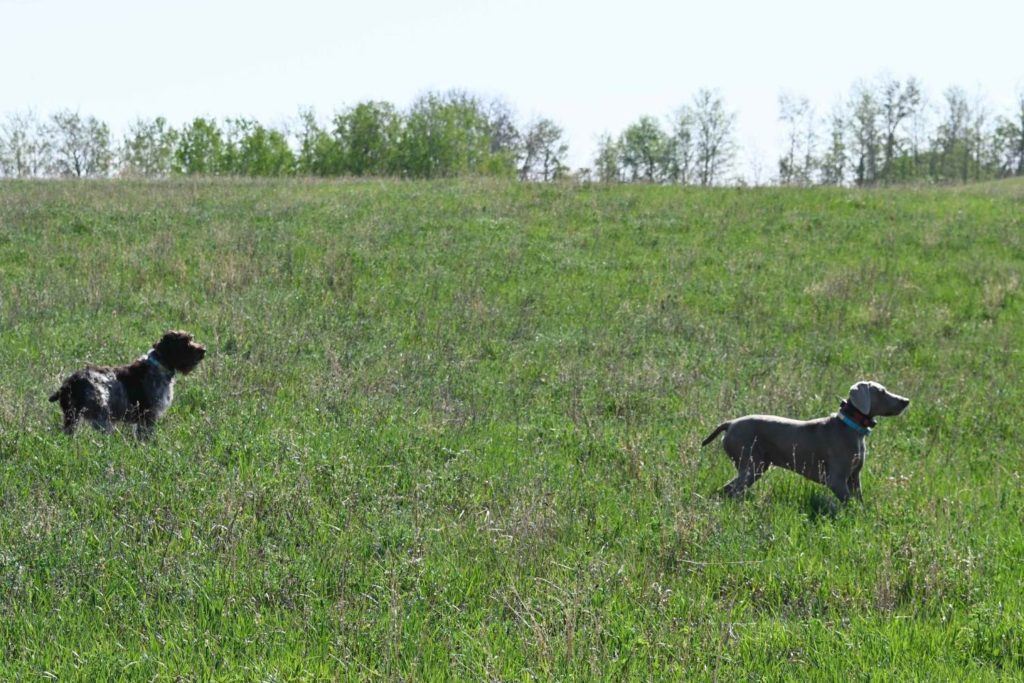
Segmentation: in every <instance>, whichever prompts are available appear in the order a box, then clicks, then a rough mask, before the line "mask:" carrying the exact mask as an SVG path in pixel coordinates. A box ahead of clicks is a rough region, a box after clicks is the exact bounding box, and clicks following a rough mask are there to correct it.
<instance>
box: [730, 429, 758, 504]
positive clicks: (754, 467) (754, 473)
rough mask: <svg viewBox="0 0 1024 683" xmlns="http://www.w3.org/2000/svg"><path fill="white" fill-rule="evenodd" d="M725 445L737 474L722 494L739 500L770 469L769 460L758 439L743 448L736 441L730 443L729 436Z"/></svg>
mask: <svg viewBox="0 0 1024 683" xmlns="http://www.w3.org/2000/svg"><path fill="white" fill-rule="evenodd" d="M723 445H724V446H725V451H726V452H727V453H728V454H729V457H730V458H732V461H733V464H734V465H735V466H736V472H737V474H736V478H735V479H733V480H732V481H730V482H729V483H728V484H726V485H725V486H723V487H722V493H723V494H725V495H727V496H731V497H733V498H738V497H739V496H741V495H743V492H744V491H746V490H747V489H748V488H750V487H751V486H753V485H754V483H755V482H756V481H757V480H758V479H760V478H761V476H762V475H763V474H764V473H765V470H767V469H768V460H767V458H766V457H765V453H764V448H763V447H762V446H761V445H760V444H758V443H757V439H756V438H755V439H754V441H753V442H751V443H750V444H749V445H746V446H743V445H741V444H740V443H738V442H736V441H730V439H729V438H728V435H727V436H726V439H725V441H724V443H723Z"/></svg>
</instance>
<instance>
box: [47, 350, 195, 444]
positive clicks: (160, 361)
mask: <svg viewBox="0 0 1024 683" xmlns="http://www.w3.org/2000/svg"><path fill="white" fill-rule="evenodd" d="M205 355H206V347H204V346H203V345H202V344H197V343H196V342H195V341H194V340H193V338H192V335H191V334H189V333H188V332H182V331H178V330H172V331H170V332H168V333H166V334H165V335H164V336H163V337H161V338H160V341H158V342H157V343H156V344H154V345H153V348H151V349H150V350H149V352H148V353H147V354H146V355H144V356H141V357H140V358H139V359H138V360H136V361H135V362H134V363H131V364H129V365H120V366H117V367H105V366H98V365H87V366H86V367H84V368H83V369H81V370H79V371H78V372H75V373H74V374H72V375H71V376H70V377H68V378H67V379H65V380H64V383H63V384H61V385H60V389H58V390H57V391H55V392H54V393H53V395H52V396H50V401H60V408H61V410H62V411H63V412H64V432H65V433H67V434H73V433H74V432H75V427H77V426H78V422H79V420H81V419H82V418H85V420H86V421H88V422H89V424H91V425H92V426H93V427H95V428H96V429H98V430H101V431H103V432H106V433H108V434H109V433H110V432H112V431H113V430H114V423H115V422H125V423H128V424H132V425H134V426H135V432H136V435H137V436H138V437H139V438H141V439H145V438H147V437H149V436H150V435H151V434H152V432H153V425H154V424H155V423H156V421H157V420H158V419H159V418H160V416H161V415H163V414H164V412H165V411H166V410H167V408H168V407H170V405H171V401H172V400H173V399H174V375H175V373H178V372H180V373H181V374H183V375H187V374H188V373H190V372H192V371H193V370H194V369H195V368H196V366H197V365H199V361H201V360H202V359H203V356H205Z"/></svg>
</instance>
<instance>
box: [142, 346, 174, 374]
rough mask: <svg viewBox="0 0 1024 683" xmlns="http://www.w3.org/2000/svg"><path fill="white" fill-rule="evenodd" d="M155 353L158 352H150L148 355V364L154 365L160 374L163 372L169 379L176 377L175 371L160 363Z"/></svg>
mask: <svg viewBox="0 0 1024 683" xmlns="http://www.w3.org/2000/svg"><path fill="white" fill-rule="evenodd" d="M155 353H156V352H154V351H150V352H149V353H147V354H146V362H147V363H149V364H150V365H152V366H153V367H155V368H156V369H157V370H159V371H160V372H162V373H164V374H165V375H167V376H168V377H174V370H172V369H171V368H169V367H167V366H166V365H164V364H163V363H161V362H160V361H158V360H157V359H156V355H155Z"/></svg>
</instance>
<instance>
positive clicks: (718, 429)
mask: <svg viewBox="0 0 1024 683" xmlns="http://www.w3.org/2000/svg"><path fill="white" fill-rule="evenodd" d="M731 424H732V420H729V421H728V422H723V423H722V424H720V425H718V426H717V427H715V431H713V432H711V433H710V434H708V435H707V438H705V439H704V440H703V441H701V442H700V445H701V446H707V445H708V444H709V443H711V442H712V441H714V440H715V437H716V436H718V435H719V434H720V433H722V432H724V431H725V430H726V429H728V428H729V425H731Z"/></svg>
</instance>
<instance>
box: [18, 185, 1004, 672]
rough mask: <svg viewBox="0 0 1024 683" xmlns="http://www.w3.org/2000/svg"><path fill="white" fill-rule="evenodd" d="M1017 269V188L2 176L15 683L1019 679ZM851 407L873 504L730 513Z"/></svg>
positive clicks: (778, 477) (777, 493)
mask: <svg viewBox="0 0 1024 683" xmlns="http://www.w3.org/2000/svg"><path fill="white" fill-rule="evenodd" d="M1022 276H1024V184H1019V183H1017V184H1014V183H1003V184H995V185H986V186H976V187H972V188H967V189H894V190H879V191H857V190H843V189H831V190H830V189H813V190H793V189H717V190H710V191H702V190H696V189H679V188H666V187H634V186H623V187H599V186H593V187H571V186H536V185H521V184H511V183H509V184H506V183H500V182H483V181H479V182H478V181H449V182H429V183H428V182H415V183H414V182H406V183H403V182H300V181H279V182H266V183H259V182H241V181H239V182H231V181H217V182H214V181H200V182H194V181H180V182H179V181H173V182H159V183H157V182H154V183H146V182H127V181H119V182H97V183H73V182H29V183H21V182H5V183H0V679H2V680H14V679H23V680H45V679H47V678H58V679H60V680H108V679H125V680H151V679H154V678H155V679H160V680H166V679H176V678H179V677H180V678H181V679H184V680H207V679H210V678H216V679H229V680H294V679H324V678H326V679H333V678H340V679H350V678H366V679H372V678H384V679H403V678H404V679H418V680H423V679H438V678H457V679H465V680H483V679H488V680H512V679H515V680H523V679H530V678H537V679H559V680H565V679H577V680H583V679H591V678H604V679H614V680H621V679H665V678H669V679H683V678H687V679H690V678H701V679H718V680H723V681H730V680H737V679H741V680H754V679H762V678H766V679H779V678H813V679H817V680H844V681H845V680H849V679H851V678H853V679H866V678H869V677H880V678H903V679H919V680H920V679H926V678H929V679H933V680H943V679H945V680H963V679H966V678H971V679H997V678H1020V677H1022V676H1024V632H1022V622H1024V533H1022V519H1024V481H1022V477H1024V455H1022V453H1024V448H1022V445H1021V441H1022V433H1021V426H1022V425H1024V381H1022V380H1024V377H1022V360H1024V359H1022V357H1021V343H1022V340H1024V302H1022V296H1021V278H1022ZM168 328H185V329H188V330H190V331H192V332H194V333H195V334H196V336H197V338H198V339H199V340H200V341H202V342H204V343H206V344H207V345H208V347H209V353H208V355H207V359H206V361H204V363H203V365H201V366H200V368H199V370H197V371H196V372H195V373H194V374H192V375H190V376H189V377H186V378H184V379H183V380H181V381H180V382H179V383H178V391H177V398H176V402H175V404H174V405H173V407H172V408H171V410H170V411H169V413H168V414H167V416H166V417H165V419H164V420H163V421H162V422H161V423H160V424H159V425H158V428H157V435H156V437H155V439H154V440H153V441H152V442H149V443H144V444H139V443H136V442H135V441H134V440H133V439H132V438H130V437H128V435H127V434H120V433H119V434H116V435H114V436H111V437H104V436H102V435H99V434H97V433H95V432H93V431H91V430H88V429H85V430H83V431H81V432H80V433H79V434H78V435H77V436H76V437H75V438H74V439H68V438H67V437H65V436H64V435H63V434H61V433H60V431H59V419H58V410H57V409H56V408H55V407H54V405H53V404H50V403H47V401H46V398H47V396H48V394H49V393H50V392H51V391H53V389H54V388H56V386H57V385H58V383H59V381H60V380H61V378H62V377H63V376H64V375H65V374H66V373H67V372H69V371H71V370H73V369H75V368H77V367H79V366H80V365H82V364H84V363H85V362H87V361H88V362H97V363H121V362H126V361H128V360H131V359H133V358H134V357H136V356H137V355H139V354H141V353H143V352H145V351H146V349H147V348H148V347H149V345H150V344H152V343H153V342H154V341H155V340H156V339H157V338H158V337H159V335H160V334H161V333H162V332H163V331H164V330H166V329H168ZM861 378H871V379H876V380H878V381H881V382H882V383H884V384H886V385H887V386H889V387H890V388H891V389H893V390H894V391H896V392H898V393H900V394H904V395H908V396H910V397H912V398H913V399H914V403H913V405H912V406H911V408H910V410H909V411H908V412H907V413H906V414H905V415H903V416H901V417H898V418H894V419H889V420H887V421H882V423H881V424H880V426H879V428H878V429H876V430H875V432H874V433H873V434H872V435H871V437H870V439H869V449H870V456H869V458H868V462H867V466H866V469H865V473H864V476H863V482H864V494H865V501H864V503H863V504H860V503H853V504H851V505H849V506H847V507H845V508H844V507H840V506H837V505H835V504H834V502H833V501H834V498H833V497H832V494H831V493H830V492H829V491H828V490H827V489H825V488H823V487H820V486H817V485H814V484H811V483H809V482H805V481H803V480H802V479H800V478H799V477H797V476H796V475H793V474H791V473H789V472H785V471H773V472H770V473H769V474H768V475H767V476H766V477H765V478H764V479H763V480H762V481H761V482H760V483H758V484H757V486H755V487H754V489H753V490H752V492H751V494H750V495H749V496H748V497H747V499H745V500H743V501H739V502H733V501H727V500H722V499H720V498H719V497H717V496H716V495H715V491H716V489H717V488H719V487H720V486H721V485H722V484H724V483H725V482H726V481H727V480H728V479H730V478H731V477H732V475H733V470H732V466H731V464H730V463H729V462H728V459H727V458H726V456H725V454H724V453H723V452H722V451H721V449H720V447H719V446H718V445H715V446H713V447H708V448H705V449H703V450H702V449H700V448H699V447H698V446H699V443H700V440H701V439H702V438H703V437H704V436H705V435H706V434H707V433H708V432H709V431H710V430H711V429H712V428H713V427H714V426H715V425H717V424H718V423H719V422H720V421H721V420H723V419H726V418H729V417H734V416H737V415H740V414H744V413H748V412H770V413H777V414H784V415H789V416H792V417H805V418H809V417H817V416H820V415H824V414H826V413H828V412H831V411H833V410H835V409H836V408H837V407H838V402H839V400H840V398H843V397H845V394H846V391H847V389H848V388H849V386H850V385H851V384H852V383H853V382H854V381H855V380H858V379H861Z"/></svg>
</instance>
